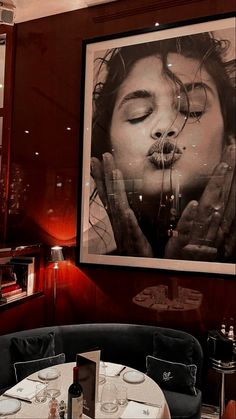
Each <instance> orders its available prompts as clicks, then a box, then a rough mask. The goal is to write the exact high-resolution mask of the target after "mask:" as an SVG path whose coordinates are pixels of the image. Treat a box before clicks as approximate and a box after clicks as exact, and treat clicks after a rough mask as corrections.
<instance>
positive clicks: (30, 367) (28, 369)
mask: <svg viewBox="0 0 236 419" xmlns="http://www.w3.org/2000/svg"><path fill="white" fill-rule="evenodd" d="M64 362H65V354H64V353H61V354H58V355H55V356H50V357H47V358H41V359H34V360H33V361H25V362H15V363H14V370H15V376H16V382H17V383H18V382H19V381H21V380H23V378H25V377H27V376H28V375H30V374H33V373H34V372H36V371H39V370H42V369H43V368H48V367H52V366H53V365H58V364H64Z"/></svg>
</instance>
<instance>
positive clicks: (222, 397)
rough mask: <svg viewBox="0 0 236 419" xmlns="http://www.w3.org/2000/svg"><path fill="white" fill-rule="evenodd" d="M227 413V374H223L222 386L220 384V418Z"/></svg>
mask: <svg viewBox="0 0 236 419" xmlns="http://www.w3.org/2000/svg"><path fill="white" fill-rule="evenodd" d="M224 411H225V374H224V373H223V372H221V384H220V418H221V417H222V416H223V413H224Z"/></svg>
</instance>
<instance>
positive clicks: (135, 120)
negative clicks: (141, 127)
mask: <svg viewBox="0 0 236 419" xmlns="http://www.w3.org/2000/svg"><path fill="white" fill-rule="evenodd" d="M151 113H152V111H150V112H148V113H145V114H144V115H142V116H138V117H137V118H129V119H128V120H127V121H128V122H129V123H130V124H133V125H135V124H138V123H139V122H143V121H144V120H145V119H146V118H147V117H148V116H149V115H151Z"/></svg>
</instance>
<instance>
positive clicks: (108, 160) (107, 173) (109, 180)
mask: <svg viewBox="0 0 236 419" xmlns="http://www.w3.org/2000/svg"><path fill="white" fill-rule="evenodd" d="M102 160H103V169H104V177H105V184H106V189H107V193H108V194H112V193H113V176H112V171H113V170H115V163H114V159H113V156H112V155H111V153H104V154H103V155H102Z"/></svg>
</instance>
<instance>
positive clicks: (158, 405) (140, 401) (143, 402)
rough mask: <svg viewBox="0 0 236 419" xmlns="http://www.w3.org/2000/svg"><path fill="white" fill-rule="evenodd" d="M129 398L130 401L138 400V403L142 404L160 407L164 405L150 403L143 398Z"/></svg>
mask: <svg viewBox="0 0 236 419" xmlns="http://www.w3.org/2000/svg"><path fill="white" fill-rule="evenodd" d="M127 400H128V401H129V402H136V403H140V404H145V405H147V406H153V407H159V408H161V407H162V406H161V405H160V404H157V403H149V402H145V401H142V400H136V399H130V398H128V399H127Z"/></svg>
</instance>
